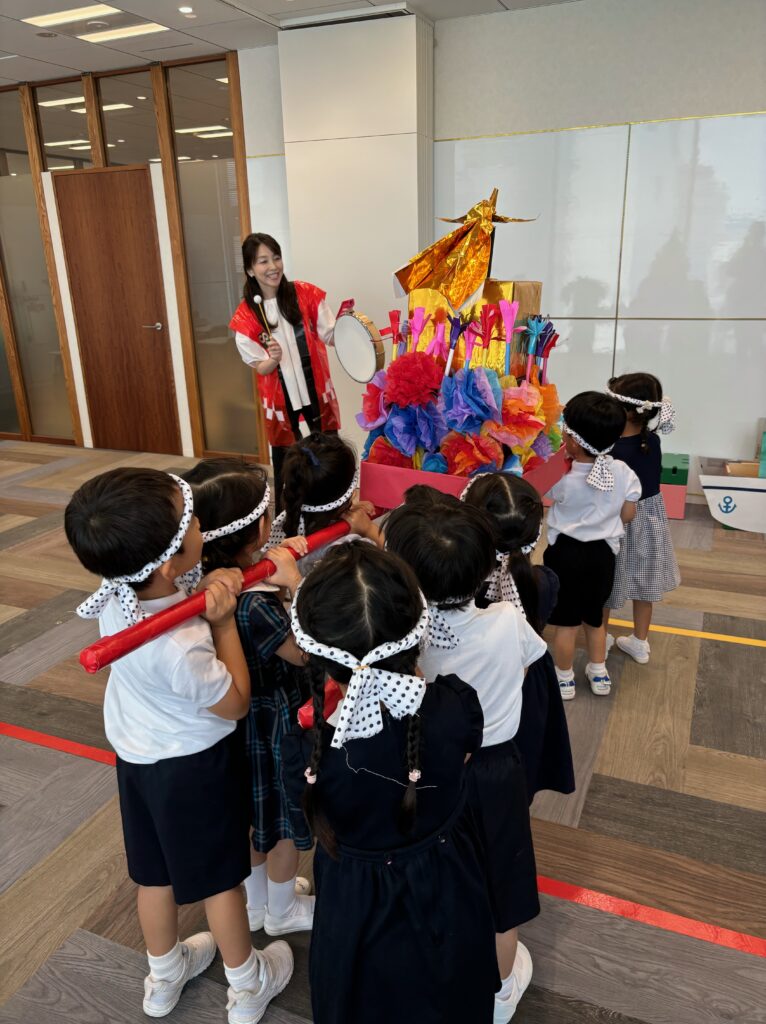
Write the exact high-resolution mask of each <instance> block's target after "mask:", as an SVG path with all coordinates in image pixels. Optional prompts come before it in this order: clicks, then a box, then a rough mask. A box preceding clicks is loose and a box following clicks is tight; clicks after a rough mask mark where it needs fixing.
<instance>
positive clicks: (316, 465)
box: [299, 445, 320, 469]
mask: <svg viewBox="0 0 766 1024" xmlns="http://www.w3.org/2000/svg"><path fill="white" fill-rule="evenodd" d="M299 451H302V452H303V454H304V455H305V456H306V458H307V459H308V460H309V462H310V463H311V465H312V466H313V467H314V468H315V469H319V466H320V462H319V459H318V458H317V457H316V454H315V453H314V452H312V450H311V449H310V448H304V447H303V445H301V446H300V448H299Z"/></svg>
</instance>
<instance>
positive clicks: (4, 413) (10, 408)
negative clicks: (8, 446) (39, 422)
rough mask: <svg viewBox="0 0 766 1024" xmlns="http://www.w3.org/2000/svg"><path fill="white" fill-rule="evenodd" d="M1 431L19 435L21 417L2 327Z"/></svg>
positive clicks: (0, 348) (0, 337)
mask: <svg viewBox="0 0 766 1024" xmlns="http://www.w3.org/2000/svg"><path fill="white" fill-rule="evenodd" d="M0 430H1V431H3V432H4V433H6V434H18V433H19V432H20V430H21V427H20V426H19V416H18V413H17V412H16V403H15V401H14V399H13V391H12V389H11V377H10V374H9V373H8V359H7V358H6V355H5V336H4V335H3V330H2V328H1V327H0Z"/></svg>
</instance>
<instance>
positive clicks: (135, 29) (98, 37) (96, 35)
mask: <svg viewBox="0 0 766 1024" xmlns="http://www.w3.org/2000/svg"><path fill="white" fill-rule="evenodd" d="M169 31H170V29H169V27H168V26H167V25H158V24H157V22H156V21H145V22H144V24H143V25H130V26H128V27H127V28H110V29H107V30H106V32H86V34H85V35H83V36H77V38H78V39H82V40H83V41H84V42H86V43H109V42H111V41H112V40H114V39H129V38H130V37H131V36H150V35H152V34H153V33H154V32H169Z"/></svg>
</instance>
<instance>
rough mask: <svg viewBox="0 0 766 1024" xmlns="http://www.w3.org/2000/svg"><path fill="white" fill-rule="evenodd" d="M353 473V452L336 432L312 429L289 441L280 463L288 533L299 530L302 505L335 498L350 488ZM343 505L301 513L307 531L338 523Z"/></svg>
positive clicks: (291, 534)
mask: <svg viewBox="0 0 766 1024" xmlns="http://www.w3.org/2000/svg"><path fill="white" fill-rule="evenodd" d="M355 473H356V452H355V451H354V449H353V448H352V447H351V445H350V444H349V443H348V442H347V441H344V440H343V438H341V437H339V436H338V435H337V434H322V433H319V432H317V431H315V432H314V433H313V434H309V436H308V437H304V438H303V439H302V440H300V441H296V442H295V444H293V445H291V446H290V447H289V448H288V449H287V452H286V453H285V460H284V463H283V466H282V480H283V485H282V507H283V508H284V510H285V533H286V534H287V536H288V537H292V536H295V534H297V532H298V523H299V521H300V517H301V505H327V504H328V503H329V502H331V501H336V500H337V499H338V498H340V496H341V495H342V494H344V493H345V491H347V490H348V489H349V487H350V486H351V481H352V480H353V479H354V474H355ZM350 504H351V499H350V498H349V500H348V505H350ZM346 508H347V506H346V505H343V506H341V507H340V508H334V509H331V510H330V511H329V512H305V513H303V519H304V523H305V526H306V533H307V534H308V533H313V532H314V531H315V530H322V529H324V527H325V526H329V525H330V524H331V523H337V522H338V520H339V519H340V517H341V515H342V514H343V512H344V511H346Z"/></svg>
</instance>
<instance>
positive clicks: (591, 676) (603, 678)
mask: <svg viewBox="0 0 766 1024" xmlns="http://www.w3.org/2000/svg"><path fill="white" fill-rule="evenodd" d="M585 675H586V676H587V677H588V682H589V683H590V689H591V693H595V695H596V696H597V697H608V696H609V694H610V693H611V692H612V680H611V679H610V678H609V673H608V672H607V671H606V670H599V672H598V674H596V673H595V672H594V671H593V667H592V666H591V665H590V664H588V665H586V666H585Z"/></svg>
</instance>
